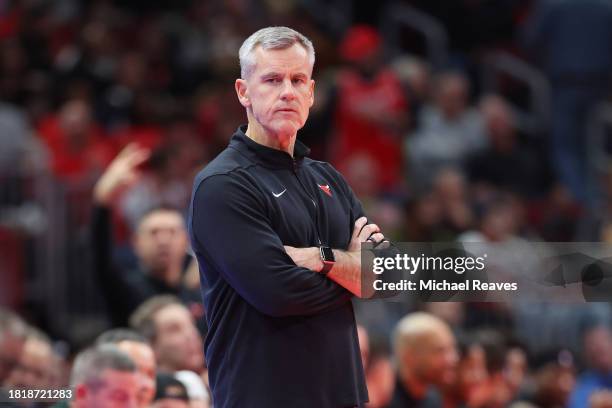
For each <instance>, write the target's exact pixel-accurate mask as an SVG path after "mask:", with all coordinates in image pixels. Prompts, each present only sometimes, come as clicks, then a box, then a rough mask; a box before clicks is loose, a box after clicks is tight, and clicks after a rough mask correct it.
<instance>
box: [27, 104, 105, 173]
mask: <svg viewBox="0 0 612 408" xmlns="http://www.w3.org/2000/svg"><path fill="white" fill-rule="evenodd" d="M38 132H39V134H40V135H41V137H42V139H43V140H44V142H45V143H46V145H47V147H48V149H49V151H50V153H51V166H52V169H53V173H54V174H55V176H56V177H58V178H59V179H61V180H64V181H66V182H69V183H72V184H74V185H78V184H79V183H84V184H85V185H90V184H89V183H91V182H92V181H93V180H95V178H96V177H97V176H98V175H99V174H101V173H102V171H103V169H104V167H105V166H106V165H107V164H108V163H109V162H110V161H111V159H112V157H113V148H112V146H111V145H110V144H109V142H108V141H107V140H105V139H104V135H103V131H102V129H101V128H100V126H98V125H97V124H96V122H95V121H94V120H93V118H92V113H91V106H90V105H89V103H88V102H86V101H83V100H71V101H68V102H66V103H65V104H64V105H63V106H62V108H61V110H60V111H59V113H58V114H57V115H52V116H50V117H48V118H46V119H44V120H43V121H42V122H41V123H40V124H39V126H38Z"/></svg>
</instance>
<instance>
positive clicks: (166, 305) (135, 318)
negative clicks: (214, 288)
mask: <svg viewBox="0 0 612 408" xmlns="http://www.w3.org/2000/svg"><path fill="white" fill-rule="evenodd" d="M130 325H131V326H132V327H133V328H135V329H136V330H138V331H139V332H140V333H141V334H142V335H143V336H145V338H147V339H148V340H149V342H150V343H151V345H152V346H153V351H154V352H155V359H156V361H157V367H158V370H159V371H163V372H170V373H172V372H175V371H180V370H191V371H193V372H196V373H198V374H204V353H203V347H202V340H201V338H200V335H199V333H198V330H197V328H196V326H195V323H194V321H193V317H192V316H191V314H190V313H189V311H188V310H187V308H186V307H185V306H183V304H182V303H181V302H180V301H179V300H178V299H177V298H175V297H172V296H168V295H166V296H156V297H153V298H151V299H149V300H148V301H146V302H145V303H143V304H142V305H140V306H139V307H138V309H136V311H135V312H134V313H133V314H132V316H131V317H130Z"/></svg>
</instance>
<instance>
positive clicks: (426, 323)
mask: <svg viewBox="0 0 612 408" xmlns="http://www.w3.org/2000/svg"><path fill="white" fill-rule="evenodd" d="M393 348H394V355H395V359H396V362H397V365H398V372H397V382H396V384H395V391H394V393H393V398H392V400H391V402H390V404H389V405H388V406H387V407H388V408H396V407H397V408H400V407H415V408H418V407H440V406H441V404H442V400H441V396H440V393H439V391H438V390H436V389H435V388H434V387H433V386H448V385H449V384H451V383H452V382H453V381H454V376H455V371H454V370H455V367H456V365H457V350H456V347H455V338H454V336H453V333H452V331H451V330H450V328H449V327H448V325H447V324H446V323H444V322H443V321H442V320H440V319H438V318H437V317H434V316H433V315H430V314H428V313H425V312H417V313H413V314H410V315H408V316H406V317H404V318H403V319H402V320H400V321H399V323H398V324H397V326H396V328H395V331H394V334H393Z"/></svg>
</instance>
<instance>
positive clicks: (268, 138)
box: [245, 120, 297, 157]
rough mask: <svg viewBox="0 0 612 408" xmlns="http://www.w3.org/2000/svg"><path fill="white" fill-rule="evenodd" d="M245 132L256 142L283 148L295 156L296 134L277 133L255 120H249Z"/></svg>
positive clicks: (279, 148)
mask: <svg viewBox="0 0 612 408" xmlns="http://www.w3.org/2000/svg"><path fill="white" fill-rule="evenodd" d="M245 134H246V135H247V136H248V137H249V138H250V139H252V140H254V141H255V142H257V143H259V144H261V145H264V146H267V147H270V148H272V149H276V150H281V151H283V152H286V153H288V154H289V155H290V156H291V157H293V148H294V146H295V139H296V136H297V135H296V134H277V133H270V132H268V131H266V129H264V128H263V127H261V125H259V123H257V122H256V121H255V120H249V125H248V127H247V130H246V132H245Z"/></svg>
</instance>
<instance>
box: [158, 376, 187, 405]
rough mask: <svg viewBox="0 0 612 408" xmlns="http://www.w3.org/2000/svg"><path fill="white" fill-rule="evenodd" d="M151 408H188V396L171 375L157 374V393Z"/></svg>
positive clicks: (184, 388) (182, 386)
mask: <svg viewBox="0 0 612 408" xmlns="http://www.w3.org/2000/svg"><path fill="white" fill-rule="evenodd" d="M152 408H189V394H187V388H186V387H185V385H183V383H182V382H180V381H179V380H177V379H176V377H175V376H174V375H173V374H170V373H159V374H157V392H156V393H155V401H154V403H153V405H152Z"/></svg>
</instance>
